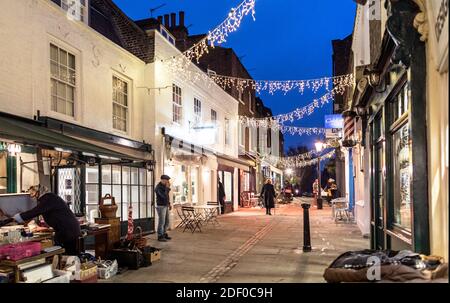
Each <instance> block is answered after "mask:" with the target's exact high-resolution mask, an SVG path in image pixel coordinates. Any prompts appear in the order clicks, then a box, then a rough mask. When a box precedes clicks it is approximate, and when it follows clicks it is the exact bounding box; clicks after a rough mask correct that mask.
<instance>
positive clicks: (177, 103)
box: [172, 83, 183, 125]
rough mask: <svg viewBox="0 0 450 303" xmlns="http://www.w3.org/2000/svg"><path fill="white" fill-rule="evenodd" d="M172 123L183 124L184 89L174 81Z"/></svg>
mask: <svg viewBox="0 0 450 303" xmlns="http://www.w3.org/2000/svg"><path fill="white" fill-rule="evenodd" d="M177 98H178V99H177ZM176 109H178V110H179V112H178V111H176ZM172 123H174V124H177V125H181V124H183V90H182V88H181V87H180V86H178V85H177V84H175V83H172Z"/></svg>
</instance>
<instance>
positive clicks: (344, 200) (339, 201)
mask: <svg viewBox="0 0 450 303" xmlns="http://www.w3.org/2000/svg"><path fill="white" fill-rule="evenodd" d="M331 204H332V206H331V211H332V216H333V218H334V219H335V220H336V219H337V218H336V216H337V214H336V204H340V205H342V204H345V205H348V200H347V198H345V197H341V198H336V199H333V200H331ZM338 208H339V210H340V211H342V209H343V208H342V207H338ZM345 212H346V213H347V210H345ZM341 215H342V214H341Z"/></svg>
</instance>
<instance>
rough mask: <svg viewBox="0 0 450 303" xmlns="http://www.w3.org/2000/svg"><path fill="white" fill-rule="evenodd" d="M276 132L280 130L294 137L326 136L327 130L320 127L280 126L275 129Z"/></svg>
mask: <svg viewBox="0 0 450 303" xmlns="http://www.w3.org/2000/svg"><path fill="white" fill-rule="evenodd" d="M275 130H279V131H281V132H282V133H283V134H286V133H289V134H290V135H292V136H294V135H299V136H303V135H307V136H311V135H325V133H326V129H325V128H320V127H297V126H286V125H278V127H275Z"/></svg>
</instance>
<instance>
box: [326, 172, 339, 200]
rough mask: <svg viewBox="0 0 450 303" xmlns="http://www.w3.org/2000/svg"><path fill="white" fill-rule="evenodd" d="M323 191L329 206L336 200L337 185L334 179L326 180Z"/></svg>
mask: <svg viewBox="0 0 450 303" xmlns="http://www.w3.org/2000/svg"><path fill="white" fill-rule="evenodd" d="M325 191H326V193H327V202H328V205H330V206H331V200H333V199H336V198H337V185H336V183H335V181H334V179H332V178H330V179H328V182H327V186H326V187H325Z"/></svg>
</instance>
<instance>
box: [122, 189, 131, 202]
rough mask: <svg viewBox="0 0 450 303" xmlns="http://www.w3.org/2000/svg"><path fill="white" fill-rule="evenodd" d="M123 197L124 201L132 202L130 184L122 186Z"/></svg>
mask: <svg viewBox="0 0 450 303" xmlns="http://www.w3.org/2000/svg"><path fill="white" fill-rule="evenodd" d="M122 199H123V203H125V204H127V203H128V202H130V186H129V185H124V186H122Z"/></svg>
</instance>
